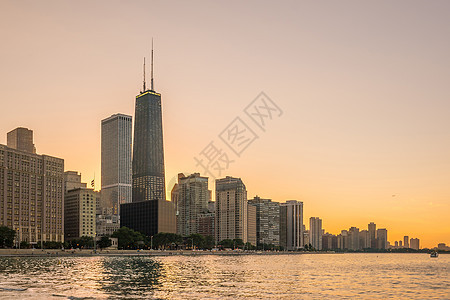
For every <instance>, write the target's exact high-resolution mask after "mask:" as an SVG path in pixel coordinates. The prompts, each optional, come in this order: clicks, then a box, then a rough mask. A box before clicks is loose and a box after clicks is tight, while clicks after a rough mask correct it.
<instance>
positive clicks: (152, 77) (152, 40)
mask: <svg viewBox="0 0 450 300" xmlns="http://www.w3.org/2000/svg"><path fill="white" fill-rule="evenodd" d="M151 76H152V80H151V88H152V89H151V90H152V91H154V87H153V38H152V73H151Z"/></svg>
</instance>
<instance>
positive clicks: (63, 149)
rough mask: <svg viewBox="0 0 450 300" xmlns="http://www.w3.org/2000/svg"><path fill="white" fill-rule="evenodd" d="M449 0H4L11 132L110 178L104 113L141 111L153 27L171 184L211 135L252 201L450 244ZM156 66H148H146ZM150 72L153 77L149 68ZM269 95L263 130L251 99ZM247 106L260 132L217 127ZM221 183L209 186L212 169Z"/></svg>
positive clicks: (0, 36)
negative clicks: (271, 107) (236, 136)
mask: <svg viewBox="0 0 450 300" xmlns="http://www.w3.org/2000/svg"><path fill="white" fill-rule="evenodd" d="M449 10H450V3H449V2H447V1H432V2H425V1H395V2H392V1H376V2H361V1H339V2H336V1H329V2H328V1H314V2H312V1H309V2H307V1H304V2H303V1H246V2H245V3H242V2H240V1H226V2H225V1H224V2H219V1H189V2H185V1H25V0H24V1H7V0H2V1H0V41H1V47H0V66H1V67H0V101H1V109H0V129H1V131H0V144H6V133H7V132H8V131H10V130H12V129H14V128H16V127H19V126H22V127H27V128H30V129H32V130H33V131H34V141H35V145H36V149H37V152H38V153H40V154H48V155H52V156H57V157H61V158H64V160H65V169H66V170H75V171H79V172H81V174H82V178H83V181H85V182H89V181H90V180H92V179H93V178H94V174H95V178H96V188H97V189H99V188H100V186H101V181H100V178H101V176H100V154H101V153H100V150H101V149H100V135H101V131H100V129H101V128H100V124H101V120H102V119H104V118H106V117H108V116H110V115H112V114H115V113H124V114H129V115H134V104H135V102H134V101H135V96H136V95H138V94H139V92H140V90H141V89H142V81H143V78H142V68H143V66H142V61H143V57H144V56H146V57H147V61H148V59H149V57H150V51H151V40H152V38H153V39H154V48H155V54H154V59H155V61H154V74H155V79H154V80H155V90H156V91H158V92H160V93H161V94H162V103H163V104H162V106H163V126H164V146H165V166H166V183H167V185H168V186H167V189H168V191H170V189H171V187H172V185H173V183H174V182H175V180H176V176H177V174H178V173H180V172H183V173H194V172H201V173H202V174H204V170H203V169H202V168H201V167H200V166H197V165H196V161H195V160H194V157H198V156H199V155H200V153H202V151H203V150H204V149H206V147H207V146H208V145H209V144H210V143H211V142H213V144H214V145H216V146H217V147H220V149H221V150H222V153H227V155H228V156H229V157H230V158H231V160H233V162H232V163H230V165H229V166H228V168H227V169H226V170H224V171H223V173H222V174H221V177H223V176H225V175H229V176H234V177H240V178H242V180H243V181H244V183H245V184H246V186H247V190H248V198H253V197H254V196H255V195H258V196H260V197H263V198H270V199H273V200H274V201H278V202H284V201H286V200H291V199H295V200H300V201H303V203H304V223H305V224H306V226H307V227H309V221H308V220H309V217H312V216H314V217H320V218H322V219H323V228H324V229H325V231H327V232H330V233H333V234H337V233H339V232H340V231H341V230H343V229H348V228H349V227H351V226H356V227H359V228H360V230H363V229H367V224H368V223H369V222H372V221H373V222H375V223H376V224H377V226H378V228H387V229H388V240H389V241H390V242H391V243H392V244H393V243H394V241H395V240H401V239H403V236H404V235H408V236H410V237H417V238H419V239H420V240H421V246H423V247H434V246H436V245H437V243H441V242H443V243H447V244H450V223H449V222H448V214H449V212H450V118H449V112H450V101H449V100H450V99H449V90H450V85H449V84H448V81H449V79H450V59H449V56H448V53H450V38H449V37H450V18H448V13H449ZM148 73H149V64H147V75H148ZM148 77H149V76H147V78H148ZM261 92H264V93H265V94H266V95H267V96H268V97H269V98H270V99H271V100H272V101H273V103H275V104H276V105H277V106H278V107H279V108H280V110H281V111H282V113H281V115H280V114H276V115H274V116H273V119H272V120H267V124H266V125H267V126H266V128H265V131H263V130H261V129H260V128H258V127H257V126H256V123H254V122H253V121H252V120H250V119H249V118H248V116H247V115H246V114H245V112H244V109H245V108H246V107H247V106H248V105H250V104H251V103H252V101H253V100H254V99H255V98H256V97H257V96H258V95H259V94H260V93H261ZM237 117H239V118H241V120H242V121H243V122H244V123H245V124H246V125H247V126H248V127H250V128H251V129H252V130H253V131H254V133H255V134H256V135H257V136H258V138H257V139H256V140H255V141H254V142H252V143H251V144H250V145H248V147H247V148H246V149H245V151H243V152H242V153H241V154H240V155H239V156H237V155H235V154H234V153H233V152H232V151H231V150H230V148H228V146H227V145H226V144H225V143H224V142H223V141H222V140H221V139H220V137H219V135H220V134H221V133H222V132H223V131H224V130H226V129H227V128H229V127H228V126H229V125H230V123H231V122H232V121H233V120H235V119H236V118H237ZM210 188H214V185H213V180H212V179H211V177H210Z"/></svg>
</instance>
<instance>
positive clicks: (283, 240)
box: [280, 200, 304, 250]
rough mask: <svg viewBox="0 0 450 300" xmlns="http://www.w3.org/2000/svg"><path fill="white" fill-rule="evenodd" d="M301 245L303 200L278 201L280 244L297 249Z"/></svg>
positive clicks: (288, 248) (290, 248) (287, 248)
mask: <svg viewBox="0 0 450 300" xmlns="http://www.w3.org/2000/svg"><path fill="white" fill-rule="evenodd" d="M303 245H304V242H303V202H301V201H297V200H288V201H286V203H280V246H282V247H283V248H284V249H286V250H297V249H300V248H302V247H303Z"/></svg>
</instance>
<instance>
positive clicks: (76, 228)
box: [64, 188, 98, 240]
mask: <svg viewBox="0 0 450 300" xmlns="http://www.w3.org/2000/svg"><path fill="white" fill-rule="evenodd" d="M97 198H98V192H96V191H94V190H93V189H88V188H79V189H73V190H69V191H68V192H67V193H66V195H65V197H64V235H65V238H66V240H72V239H78V238H80V237H82V236H90V237H95V236H96V202H97Z"/></svg>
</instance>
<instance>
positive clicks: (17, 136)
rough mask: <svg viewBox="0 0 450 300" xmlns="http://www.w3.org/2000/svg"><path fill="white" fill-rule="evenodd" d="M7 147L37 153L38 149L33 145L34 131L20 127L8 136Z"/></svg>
mask: <svg viewBox="0 0 450 300" xmlns="http://www.w3.org/2000/svg"><path fill="white" fill-rule="evenodd" d="M6 144H7V146H8V147H9V148H12V149H16V150H20V151H25V152H28V153H36V147H35V146H34V144H33V130H30V129H28V128H23V127H18V128H16V129H14V130H11V131H10V132H8V134H7V142H6Z"/></svg>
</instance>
